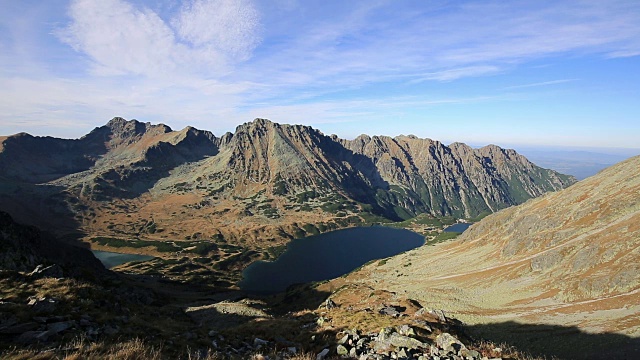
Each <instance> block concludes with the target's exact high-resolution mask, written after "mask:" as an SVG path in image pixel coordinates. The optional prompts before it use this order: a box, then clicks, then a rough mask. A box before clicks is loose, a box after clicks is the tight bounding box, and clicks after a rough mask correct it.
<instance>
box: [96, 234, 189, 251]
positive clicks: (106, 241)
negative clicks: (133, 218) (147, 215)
mask: <svg viewBox="0 0 640 360" xmlns="http://www.w3.org/2000/svg"><path fill="white" fill-rule="evenodd" d="M91 242H94V243H98V244H99V245H102V246H110V247H115V248H122V247H129V248H135V249H139V248H144V247H151V246H153V247H155V248H156V250H157V251H158V252H175V251H180V250H182V248H181V247H178V246H175V245H174V244H173V243H170V242H166V241H153V240H140V239H134V240H124V239H118V238H110V237H102V236H100V237H95V238H92V239H91Z"/></svg>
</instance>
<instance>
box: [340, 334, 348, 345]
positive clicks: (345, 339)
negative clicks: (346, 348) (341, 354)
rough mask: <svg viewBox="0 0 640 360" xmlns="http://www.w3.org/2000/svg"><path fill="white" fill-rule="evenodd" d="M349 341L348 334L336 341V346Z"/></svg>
mask: <svg viewBox="0 0 640 360" xmlns="http://www.w3.org/2000/svg"><path fill="white" fill-rule="evenodd" d="M348 341H349V334H345V336H343V337H342V338H341V339H340V340H338V344H340V345H344V344H346V343H347V342H348Z"/></svg>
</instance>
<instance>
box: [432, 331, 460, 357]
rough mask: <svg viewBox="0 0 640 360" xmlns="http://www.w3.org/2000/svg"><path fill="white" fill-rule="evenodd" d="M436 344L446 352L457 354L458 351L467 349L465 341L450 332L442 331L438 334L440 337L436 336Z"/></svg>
mask: <svg viewBox="0 0 640 360" xmlns="http://www.w3.org/2000/svg"><path fill="white" fill-rule="evenodd" d="M436 345H437V346H438V347H439V348H440V349H442V350H443V351H444V352H445V353H448V352H452V353H454V354H457V353H458V351H460V350H462V349H466V347H465V346H464V344H463V343H461V342H460V341H459V340H458V339H456V338H455V337H453V336H452V335H451V334H449V333H442V334H440V335H438V337H436Z"/></svg>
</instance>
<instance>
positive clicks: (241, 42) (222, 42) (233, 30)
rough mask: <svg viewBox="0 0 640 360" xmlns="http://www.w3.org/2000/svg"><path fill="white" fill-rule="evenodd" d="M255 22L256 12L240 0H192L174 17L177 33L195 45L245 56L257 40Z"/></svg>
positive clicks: (257, 21)
mask: <svg viewBox="0 0 640 360" xmlns="http://www.w3.org/2000/svg"><path fill="white" fill-rule="evenodd" d="M258 24H259V19H258V12H257V11H256V9H255V8H253V7H252V6H251V4H250V3H248V2H247V1H242V0H192V1H190V2H187V3H185V4H184V5H183V7H182V9H181V11H180V13H179V14H178V15H177V17H176V19H175V20H174V21H173V25H174V26H175V27H176V29H177V31H178V34H179V35H180V36H181V37H182V38H183V39H185V40H187V41H189V42H190V43H191V44H193V45H194V46H195V47H198V48H204V49H208V48H212V49H214V51H220V52H222V53H224V54H227V55H229V56H232V57H235V58H238V59H246V58H247V57H248V56H249V55H250V52H251V50H253V48H254V47H255V46H256V45H257V43H258V42H259V38H258V37H257V36H256V31H257V28H258ZM209 51H211V50H209Z"/></svg>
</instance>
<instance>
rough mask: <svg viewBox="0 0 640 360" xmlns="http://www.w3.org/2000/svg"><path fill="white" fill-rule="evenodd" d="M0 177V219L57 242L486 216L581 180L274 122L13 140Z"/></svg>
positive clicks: (232, 235) (425, 142)
mask: <svg viewBox="0 0 640 360" xmlns="http://www.w3.org/2000/svg"><path fill="white" fill-rule="evenodd" d="M0 174H2V175H0V182H1V183H2V184H3V186H2V188H1V189H2V191H0V199H1V200H2V202H0V204H2V205H0V207H1V210H5V211H9V212H10V213H11V214H12V215H13V216H14V217H15V218H16V219H17V220H19V221H22V222H26V223H30V224H33V225H37V226H39V227H41V228H44V229H48V230H53V231H56V232H58V233H65V232H67V233H69V232H74V231H75V232H77V231H80V232H81V233H84V234H92V235H96V234H97V235H105V236H107V235H108V236H142V237H148V238H158V239H162V238H168V239H171V238H173V239H176V238H178V239H180V238H185V237H190V238H198V239H199V238H211V237H215V236H223V237H225V238H229V239H231V240H234V239H235V240H238V239H239V238H240V237H243V238H245V239H246V240H248V241H257V239H259V238H268V239H275V240H278V241H280V240H281V239H290V238H292V237H299V236H301V235H304V234H306V233H308V232H309V231H308V229H305V226H306V225H308V224H313V225H314V227H316V231H324V229H323V228H326V229H332V228H337V227H344V226H349V225H350V224H355V223H359V222H363V221H368V220H371V219H377V220H380V219H383V220H385V221H397V220H402V219H407V218H411V217H413V216H415V215H417V214H422V213H426V214H430V215H432V216H436V217H438V216H453V217H456V218H475V217H479V216H480V217H481V216H484V215H487V214H489V213H492V212H494V211H497V210H499V209H502V208H505V207H508V206H511V205H515V204H520V203H522V202H524V201H526V200H528V199H530V198H533V197H536V196H539V195H542V194H543V193H545V192H548V191H555V190H559V189H562V188H565V187H567V186H569V185H571V184H573V183H574V182H575V179H574V178H573V177H571V176H566V175H562V174H559V173H557V172H555V171H552V170H547V169H543V168H540V167H538V166H536V165H534V164H533V163H531V162H530V161H528V160H527V159H526V158H525V157H523V156H521V155H519V154H517V153H516V152H515V151H513V150H505V149H501V148H499V147H497V146H494V145H489V146H485V147H482V148H479V149H474V148H471V147H469V146H467V145H465V144H462V143H453V144H450V145H449V146H446V145H444V144H442V143H440V142H438V141H434V140H430V139H420V138H417V137H415V136H412V135H409V136H397V137H395V138H391V137H388V136H368V135H361V136H358V137H357V138H355V139H353V140H345V139H340V138H338V137H337V136H335V135H331V136H327V135H324V134H323V133H322V132H320V131H318V130H316V129H313V128H311V127H308V126H301V125H281V124H277V123H273V122H271V121H269V120H265V119H255V120H254V121H253V122H249V123H245V124H243V125H240V126H238V127H237V129H236V131H235V132H234V133H226V134H224V135H222V136H220V137H216V136H215V135H213V134H212V133H211V132H208V131H204V130H198V129H195V128H192V127H187V128H185V129H182V130H180V131H173V130H171V129H170V128H169V127H168V126H166V125H162V124H159V125H152V124H150V123H141V122H138V121H136V120H131V121H127V120H125V119H122V118H114V119H112V120H111V121H109V122H108V123H107V124H106V125H105V126H101V127H98V128H96V129H94V130H93V131H91V132H90V133H89V134H87V135H85V136H84V137H82V138H80V139H73V140H70V139H58V138H51V137H34V136H31V135H29V134H24V133H21V134H17V135H13V136H6V137H2V138H0ZM229 224H233V226H229ZM317 224H325V226H323V227H321V228H320V229H317V226H316V225H317ZM307 227H308V226H307ZM193 229H198V230H199V231H193ZM240 234H243V235H242V236H241V235H240Z"/></svg>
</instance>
